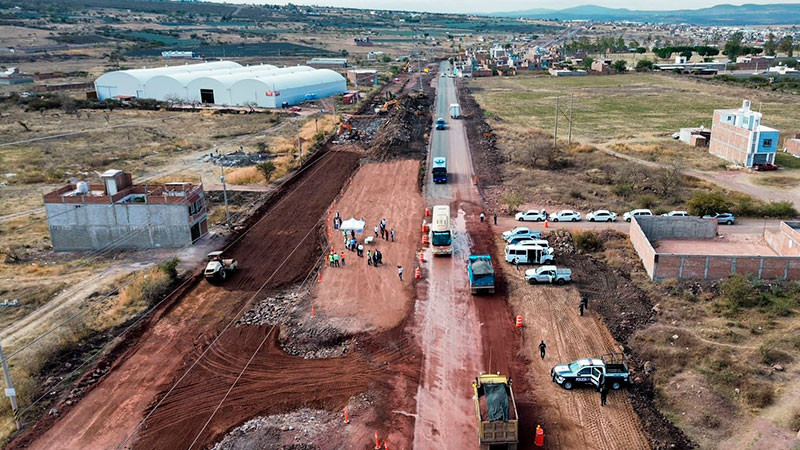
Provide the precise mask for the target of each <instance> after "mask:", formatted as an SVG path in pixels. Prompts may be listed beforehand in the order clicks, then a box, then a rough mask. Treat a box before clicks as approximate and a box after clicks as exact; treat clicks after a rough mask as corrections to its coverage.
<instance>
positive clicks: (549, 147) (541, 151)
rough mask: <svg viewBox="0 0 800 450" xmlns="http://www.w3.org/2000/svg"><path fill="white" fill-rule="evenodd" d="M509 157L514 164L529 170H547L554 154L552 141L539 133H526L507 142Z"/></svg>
mask: <svg viewBox="0 0 800 450" xmlns="http://www.w3.org/2000/svg"><path fill="white" fill-rule="evenodd" d="M508 146H509V147H510V148H509V152H508V153H509V156H511V160H512V161H514V162H515V163H518V164H521V165H523V166H525V167H530V168H537V167H539V168H547V167H549V166H550V163H551V162H552V160H553V157H554V154H555V152H556V149H555V147H553V141H552V140H551V139H550V138H548V137H547V136H545V135H544V134H541V133H536V132H532V131H528V132H526V133H523V134H522V135H520V136H516V138H515V139H513V140H509V142H508Z"/></svg>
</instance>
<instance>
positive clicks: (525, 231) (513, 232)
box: [503, 227, 531, 240]
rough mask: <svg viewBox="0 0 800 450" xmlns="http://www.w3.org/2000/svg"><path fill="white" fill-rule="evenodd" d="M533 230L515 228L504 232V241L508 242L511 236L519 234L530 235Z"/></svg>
mask: <svg viewBox="0 0 800 450" xmlns="http://www.w3.org/2000/svg"><path fill="white" fill-rule="evenodd" d="M530 232H531V229H530V228H528V227H514V228H512V229H510V230H508V231H503V239H504V240H507V239H508V238H510V237H511V236H516V235H518V234H530Z"/></svg>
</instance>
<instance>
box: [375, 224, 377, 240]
mask: <svg viewBox="0 0 800 450" xmlns="http://www.w3.org/2000/svg"><path fill="white" fill-rule="evenodd" d="M375 237H378V226H377V225H375Z"/></svg>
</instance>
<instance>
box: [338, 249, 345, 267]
mask: <svg viewBox="0 0 800 450" xmlns="http://www.w3.org/2000/svg"><path fill="white" fill-rule="evenodd" d="M339 260H340V261H342V267H344V252H342V256H340V257H339Z"/></svg>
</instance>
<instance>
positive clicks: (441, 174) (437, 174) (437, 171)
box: [431, 157, 447, 183]
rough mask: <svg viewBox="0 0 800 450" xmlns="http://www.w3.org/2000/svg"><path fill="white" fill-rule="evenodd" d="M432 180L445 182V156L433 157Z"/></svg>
mask: <svg viewBox="0 0 800 450" xmlns="http://www.w3.org/2000/svg"><path fill="white" fill-rule="evenodd" d="M431 173H433V182H434V183H447V158H442V157H437V158H433V169H432V170H431Z"/></svg>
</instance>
